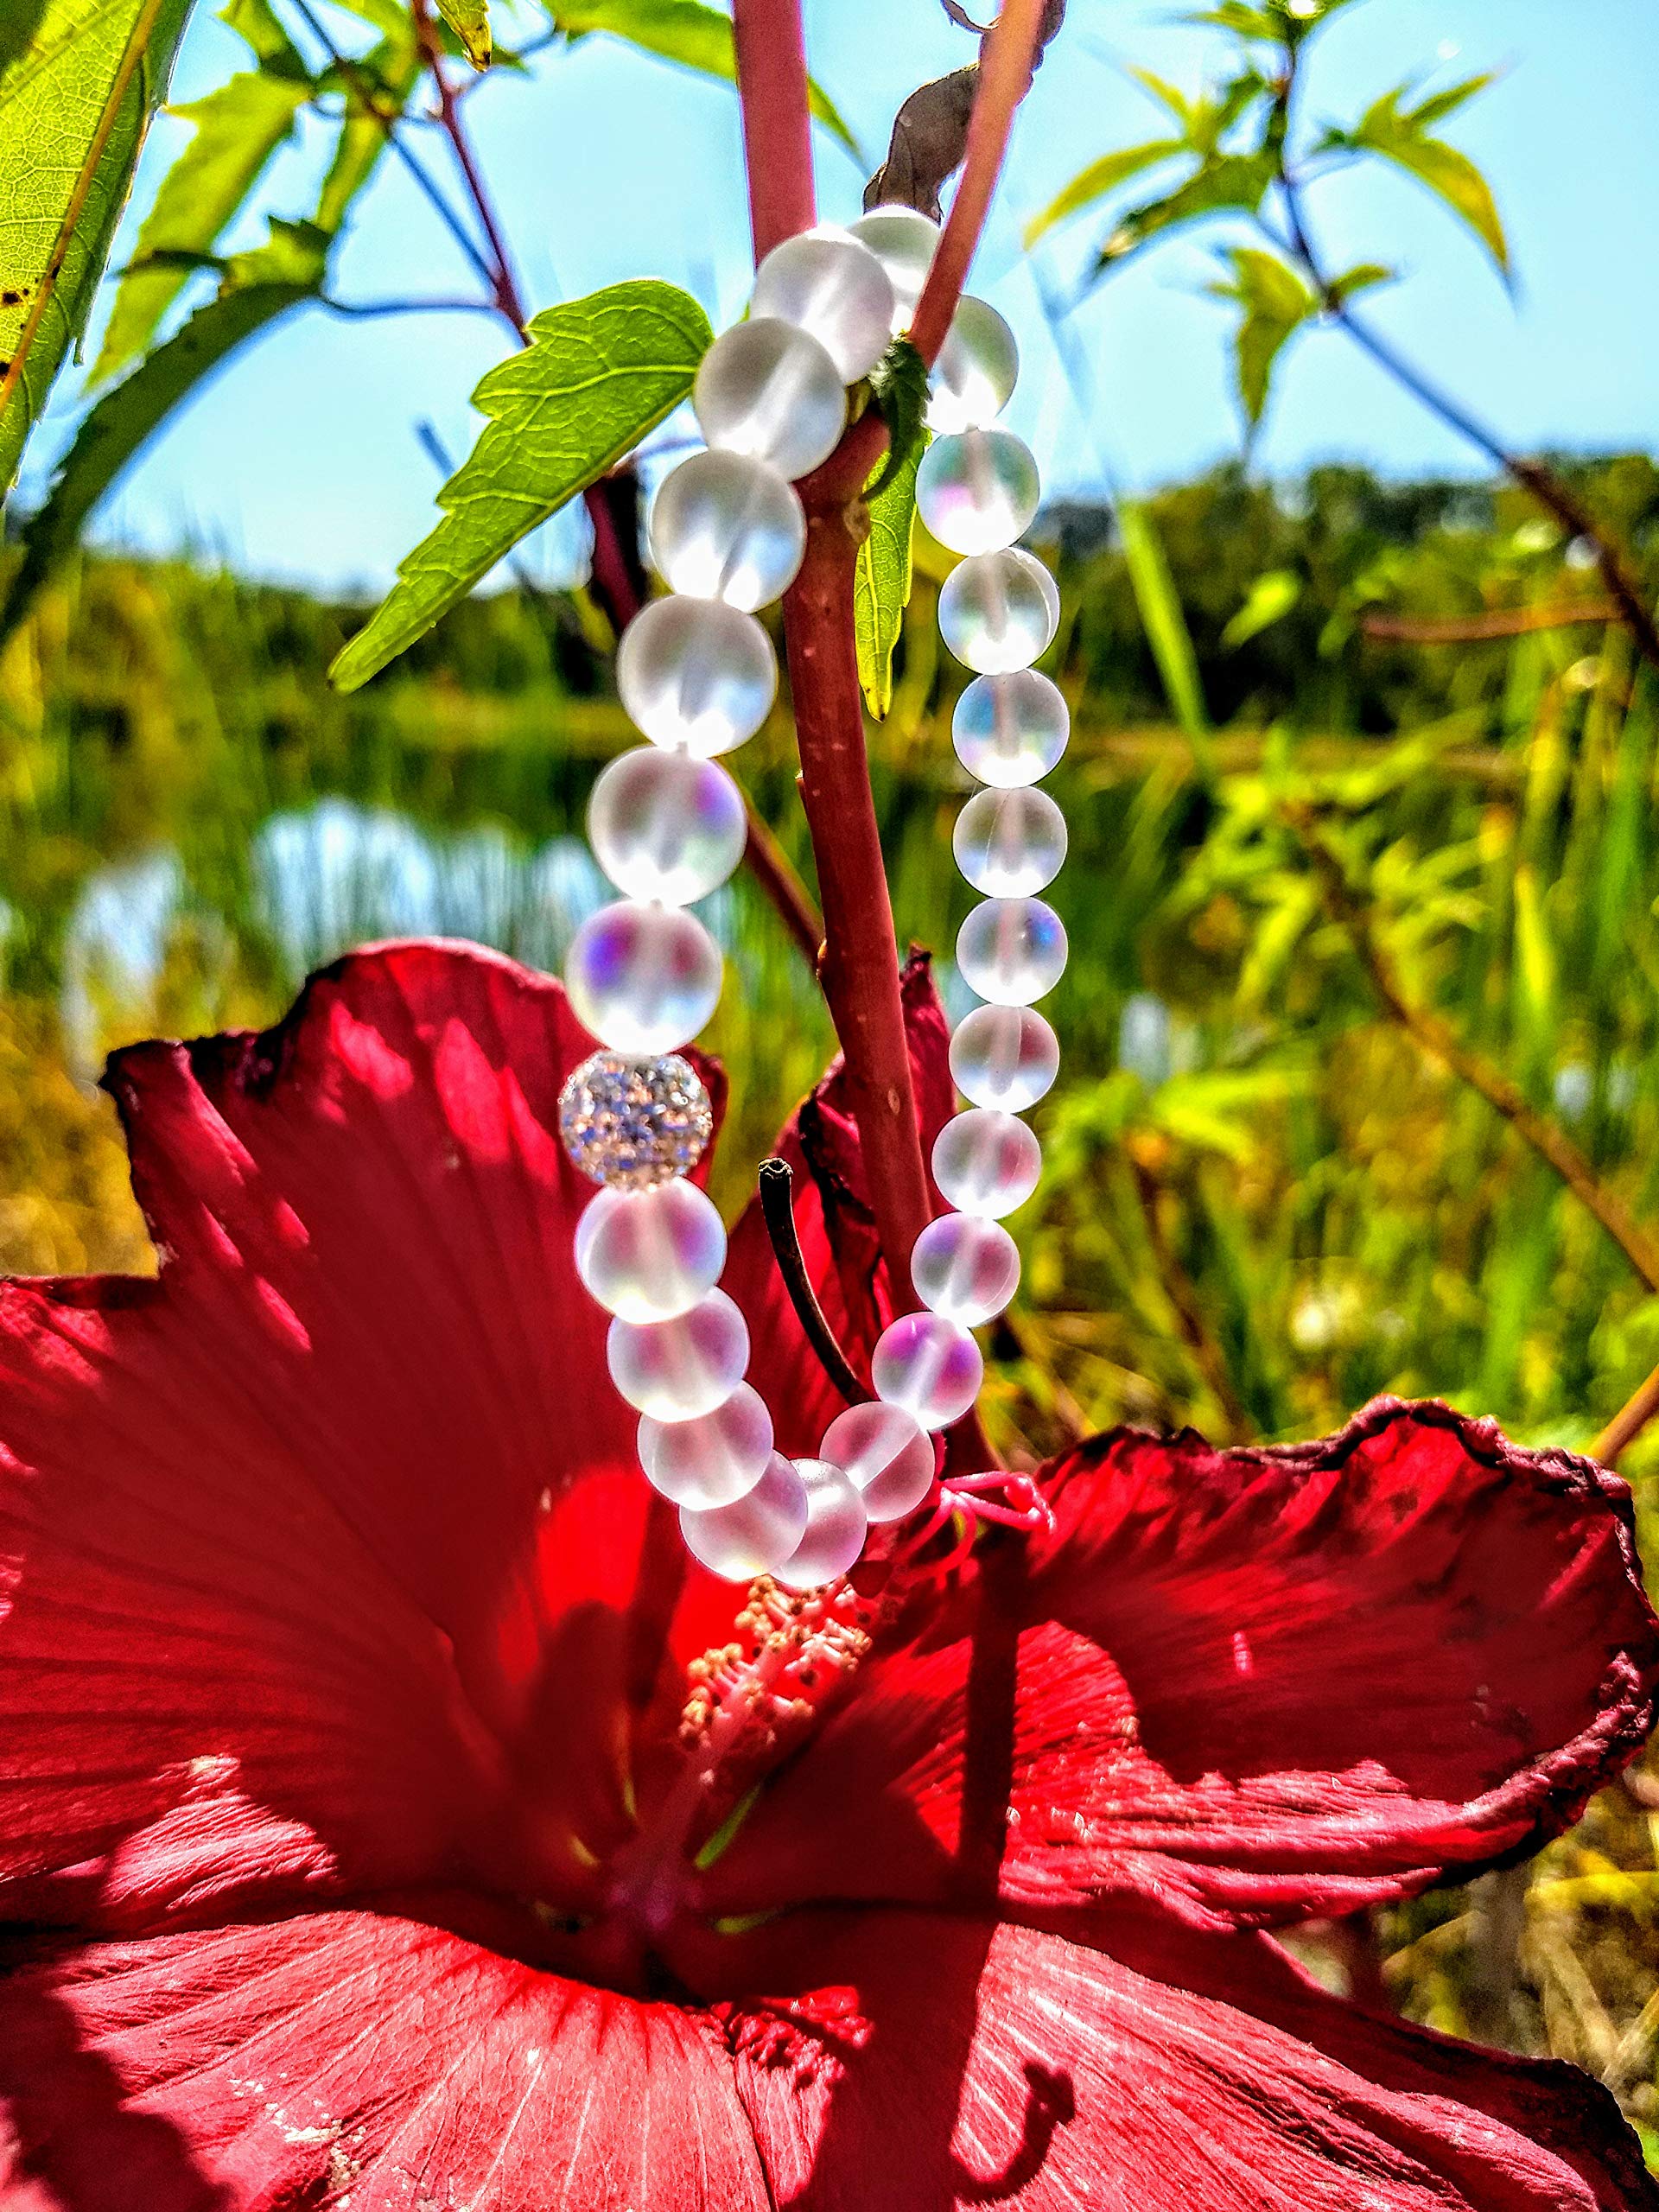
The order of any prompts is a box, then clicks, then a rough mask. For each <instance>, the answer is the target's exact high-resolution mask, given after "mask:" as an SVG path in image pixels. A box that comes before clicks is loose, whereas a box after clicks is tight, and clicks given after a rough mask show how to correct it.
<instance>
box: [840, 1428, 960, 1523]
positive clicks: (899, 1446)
mask: <svg viewBox="0 0 1659 2212" xmlns="http://www.w3.org/2000/svg"><path fill="white" fill-rule="evenodd" d="M818 1455H819V1457H820V1458H821V1459H830V1460H833V1461H834V1462H835V1464H836V1466H838V1467H842V1468H844V1469H845V1470H846V1472H847V1478H848V1480H849V1482H850V1483H851V1484H852V1485H853V1487H854V1489H855V1490H856V1491H857V1492H858V1493H859V1495H860V1497H861V1498H862V1499H863V1501H864V1510H865V1512H866V1513H867V1514H868V1516H869V1518H870V1522H871V1524H872V1525H873V1526H874V1525H876V1524H879V1523H880V1522H887V1521H902V1520H903V1519H904V1517H905V1516H906V1514H907V1513H913V1512H914V1511H915V1510H916V1508H917V1507H918V1505H920V1504H921V1503H922V1502H923V1500H924V1499H925V1497H927V1495H928V1493H929V1492H930V1491H931V1489H932V1487H933V1470H934V1466H935V1465H936V1463H937V1460H938V1452H937V1451H936V1450H935V1447H934V1444H933V1440H932V1438H931V1436H929V1435H928V1434H927V1433H926V1431H925V1429H924V1428H923V1427H922V1426H921V1423H920V1422H919V1421H917V1419H916V1418H915V1416H914V1415H913V1414H907V1413H906V1411H905V1410H904V1408H903V1407H902V1406H886V1405H883V1404H882V1402H881V1401H880V1399H879V1398H877V1399H876V1400H874V1402H872V1403H871V1404H869V1405H863V1406H849V1407H848V1408H847V1410H846V1412H845V1413H844V1414H836V1417H835V1419H834V1421H831V1422H830V1424H829V1427H828V1428H827V1429H825V1431H824V1432H823V1443H822V1444H820V1445H819V1446H818Z"/></svg>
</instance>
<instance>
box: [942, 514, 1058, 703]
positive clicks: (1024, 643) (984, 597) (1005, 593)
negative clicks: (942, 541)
mask: <svg viewBox="0 0 1659 2212" xmlns="http://www.w3.org/2000/svg"><path fill="white" fill-rule="evenodd" d="M1059 620H1060V598H1059V594H1058V591H1057V590H1056V589H1055V586H1054V579H1053V577H1052V576H1051V575H1049V573H1048V570H1047V569H1046V568H1045V567H1044V566H1043V564H1042V563H1041V562H1040V561H1039V560H1037V559H1036V558H1035V557H1034V556H1033V555H1032V554H1029V553H1027V552H1025V551H1023V550H1021V549H1020V547H1019V546H1017V545H1013V546H1009V547H1007V549H1006V550H1004V551H1002V552H1001V553H974V554H970V555H969V557H968V559H967V560H965V561H959V562H958V563H957V565H956V567H955V568H954V569H952V570H951V571H950V575H948V576H947V577H946V578H945V580H944V588H943V589H942V590H941V592H940V593H939V634H940V636H941V637H942V638H943V639H944V642H945V644H946V645H949V647H950V650H951V652H953V653H954V654H955V655H956V657H957V659H958V660H959V661H962V662H963V663H965V664H966V665H967V666H968V667H969V668H972V669H977V670H978V671H979V672H980V673H981V675H983V676H1000V675H1003V674H1006V673H1007V671H1009V670H1010V669H1016V668H1029V667H1030V665H1031V664H1032V662H1033V661H1034V660H1035V659H1036V658H1038V656H1039V654H1040V653H1044V652H1047V650H1048V648H1049V645H1051V644H1052V641H1053V637H1054V632H1055V631H1056V629H1057V628H1058V626H1059Z"/></svg>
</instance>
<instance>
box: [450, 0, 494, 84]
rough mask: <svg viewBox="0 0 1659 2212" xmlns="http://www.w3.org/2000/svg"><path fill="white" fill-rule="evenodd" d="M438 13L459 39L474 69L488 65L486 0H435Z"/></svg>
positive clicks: (488, 14)
mask: <svg viewBox="0 0 1659 2212" xmlns="http://www.w3.org/2000/svg"><path fill="white" fill-rule="evenodd" d="M437 6H438V13H439V14H440V15H441V16H442V17H443V20H444V22H446V23H448V26H449V28H450V29H451V30H452V31H454V35H455V36H456V37H457V38H458V39H459V40H460V41H461V45H462V47H463V48H465V50H466V54H467V60H469V61H470V62H471V63H472V65H473V67H474V69H487V68H488V67H489V66H490V10H489V6H488V0H437Z"/></svg>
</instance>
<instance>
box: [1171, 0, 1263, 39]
mask: <svg viewBox="0 0 1659 2212" xmlns="http://www.w3.org/2000/svg"><path fill="white" fill-rule="evenodd" d="M1180 21H1181V22H1184V23H1190V24H1192V26H1193V27H1194V28H1195V29H1203V30H1217V31H1231V32H1232V33H1233V35H1235V37H1237V38H1263V39H1271V40H1272V41H1274V44H1275V45H1276V44H1277V43H1278V40H1279V35H1280V30H1281V24H1280V22H1279V19H1278V17H1277V16H1273V15H1270V14H1269V13H1268V10H1267V9H1265V8H1249V7H1246V6H1245V5H1244V4H1243V0H1221V4H1220V6H1219V7H1215V8H1205V9H1201V10H1199V11H1198V14H1197V15H1192V16H1182V17H1181V18H1180Z"/></svg>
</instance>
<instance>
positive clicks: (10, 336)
mask: <svg viewBox="0 0 1659 2212" xmlns="http://www.w3.org/2000/svg"><path fill="white" fill-rule="evenodd" d="M188 11H189V0H48V5H47V6H46V7H45V8H44V9H43V10H41V15H40V17H39V20H38V22H37V25H36V28H35V36H34V37H33V39H32V40H31V41H30V42H29V47H28V48H27V50H26V51H25V52H24V53H22V54H21V55H20V56H19V57H18V58H17V59H16V60H15V61H13V63H12V65H11V67H10V68H9V69H8V70H7V71H6V73H5V75H4V77H3V78H0V490H3V489H4V488H5V486H8V485H9V484H10V481H11V480H12V478H13V477H14V476H15V475H16V473H17V463H18V461H19V459H20V457H21V455H22V449H23V441H24V439H25V438H26V437H27V436H28V435H29V430H30V429H31V427H32V426H33V424H34V423H35V420H36V419H37V417H38V416H39V415H40V412H41V409H42V408H43V407H44V406H45V404H46V397H47V393H48V391H49V390H50V388H51V385H52V380H53V378H54V377H55V376H56V374H57V372H58V369H59V367H60V365H61V363H62V361H63V358H64V355H65V354H66V353H67V352H68V351H69V348H70V347H71V346H72V345H74V344H77V343H78V342H79V338H80V334H81V332H82V331H83V330H84V328H85V327H86V317H87V314H88V312H89V311H90V309H91V307H92V295H93V293H94V292H95V291H96V289H97V288H98V280H99V277H100V276H101V275H102V273H103V269H104V264H105V261H106V260H107V259H108V257H109V251H110V240H111V238H112V237H113V235H114V232H115V226H116V221H117V219H118V216H119V214H120V212H121V203H122V200H124V197H125V195H126V189H127V185H128V183H129V181H130V178H131V175H132V169H133V164H134V162H136V161H137V158H138V148H139V146H140V144H141V143H142V142H143V136H144V132H145V130H147V129H148V128H149V119H150V117H151V116H152V115H153V114H154V112H155V111H156V105H157V104H158V103H159V102H160V100H161V99H162V97H163V95H164V93H165V92H166V88H167V78H168V71H169V70H170V69H171V67H172V65H173V55H174V53H175V49H176V48H177V45H178V41H179V35H180V33H181V31H182V29H183V28H184V19H185V16H186V15H187V14H188Z"/></svg>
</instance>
